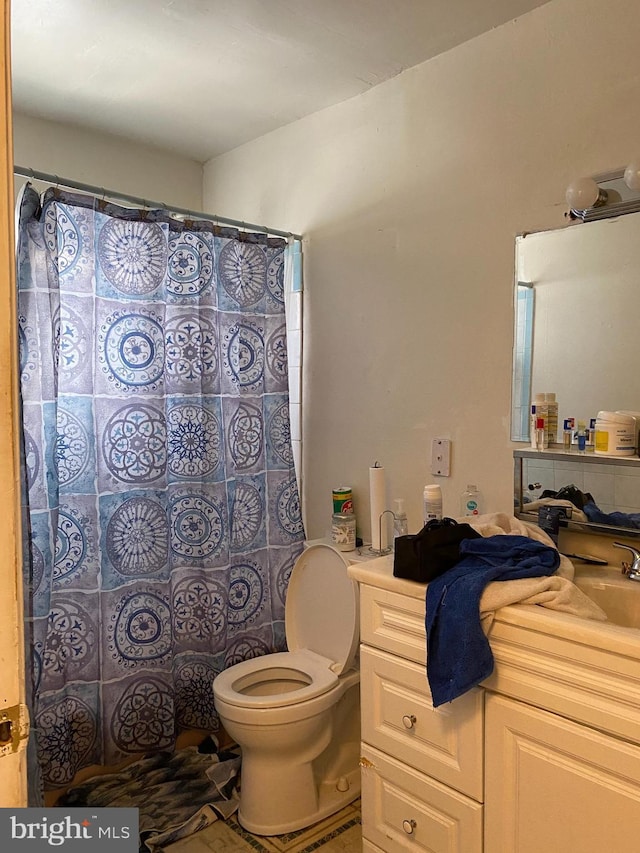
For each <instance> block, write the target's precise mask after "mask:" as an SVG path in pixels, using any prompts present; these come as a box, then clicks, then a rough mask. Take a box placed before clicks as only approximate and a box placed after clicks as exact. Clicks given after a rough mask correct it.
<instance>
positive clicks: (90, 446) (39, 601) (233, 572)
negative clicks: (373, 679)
mask: <svg viewBox="0 0 640 853" xmlns="http://www.w3.org/2000/svg"><path fill="white" fill-rule="evenodd" d="M19 214H20V215H19V228H18V253H17V254H18V287H19V299H18V304H19V342H20V371H21V377H20V380H21V381H20V386H21V402H22V418H23V441H24V467H25V470H26V479H27V483H26V486H25V490H26V499H27V501H28V519H27V520H28V525H29V531H28V540H29V548H28V552H27V560H26V561H25V590H26V594H25V599H26V606H27V610H28V612H27V614H26V615H27V629H28V634H29V642H30V646H31V661H32V667H31V668H30V673H29V675H30V677H31V679H32V687H33V696H32V702H31V704H32V718H33V723H34V729H35V733H36V742H37V752H38V764H39V769H40V772H41V774H42V780H43V787H44V788H45V789H53V788H59V787H62V786H65V785H67V784H68V783H69V782H70V781H71V780H72V778H73V776H74V774H75V773H76V772H77V771H78V770H80V769H81V768H82V767H85V766H87V765H93V764H115V763H117V762H120V761H122V760H123V759H125V758H127V757H130V756H133V755H137V754H140V753H144V752H149V751H155V750H166V749H172V747H173V746H174V743H175V738H176V735H177V733H178V732H179V731H180V730H183V729H204V730H207V731H215V730H216V729H217V728H218V721H217V717H216V714H215V709H214V706H213V694H212V682H213V679H214V677H215V675H216V674H217V673H218V672H220V671H221V670H222V669H224V668H226V667H228V666H230V665H232V664H234V663H237V662H238V661H241V660H244V659H247V658H250V657H255V656H258V655H263V654H265V653H269V652H274V651H281V650H283V649H284V648H285V636H284V600H285V592H286V588H287V583H288V578H289V575H290V572H291V568H292V565H293V562H294V560H295V559H296V557H297V556H298V555H299V553H300V552H301V550H302V540H303V526H302V518H301V513H300V502H299V497H298V489H297V484H296V477H295V471H294V465H293V456H292V446H291V441H290V431H289V399H288V382H287V377H288V374H287V347H286V328H285V315H284V297H285V293H284V270H285V260H286V252H287V246H286V243H285V241H282V240H277V239H273V238H268V237H266V236H265V235H257V234H254V233H242V232H238V231H235V230H233V229H228V228H221V227H218V226H215V225H213V224H212V223H208V222H202V221H195V222H191V221H179V220H177V219H174V218H171V217H170V216H169V215H168V214H167V213H166V212H165V211H148V210H146V211H143V210H131V209H127V208H123V207H120V206H117V205H114V204H111V203H106V202H104V201H103V200H98V199H95V198H92V197H89V196H82V195H78V194H72V193H67V192H62V191H59V190H58V189H49V190H48V191H47V192H46V193H45V195H44V196H43V197H42V199H40V198H39V196H38V194H37V193H36V192H35V191H34V190H33V189H32V188H31V187H27V188H26V190H25V191H24V194H23V196H22V199H21V202H20V212H19Z"/></svg>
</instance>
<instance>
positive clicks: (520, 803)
mask: <svg viewBox="0 0 640 853" xmlns="http://www.w3.org/2000/svg"><path fill="white" fill-rule="evenodd" d="M485 741H486V742H485V851H486V853H506V851H509V853H540V851H545V853H571V851H580V853H603V851H607V852H608V851H612V853H613V851H615V853H638V850H639V849H640V838H639V836H640V747H638V746H636V745H634V744H628V743H625V742H624V741H620V740H617V739H616V738H614V737H611V736H609V735H604V734H602V733H600V732H597V731H595V730H594V729H590V728H588V727H587V726H582V725H579V724H577V723H573V722H571V721H569V720H565V719H564V718H562V717H558V716H556V715H555V714H551V713H549V712H548V711H541V710H539V709H537V708H532V707H530V706H529V705H524V704H523V703H521V702H515V701H513V700H511V699H505V698H503V697H501V696H493V695H492V696H488V697H487V699H486V703H485Z"/></svg>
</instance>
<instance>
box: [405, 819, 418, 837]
mask: <svg viewBox="0 0 640 853" xmlns="http://www.w3.org/2000/svg"><path fill="white" fill-rule="evenodd" d="M402 828H403V829H404V831H405V832H406V833H407V835H413V830H414V829H415V828H416V822H415V820H403V821H402Z"/></svg>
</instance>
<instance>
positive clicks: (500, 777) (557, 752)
mask: <svg viewBox="0 0 640 853" xmlns="http://www.w3.org/2000/svg"><path fill="white" fill-rule="evenodd" d="M349 574H350V575H351V577H353V578H354V579H356V580H357V581H358V582H359V584H360V631H361V636H360V640H361V646H360V655H361V661H360V666H361V707H362V745H361V756H362V757H361V768H362V832H363V849H364V850H365V851H367V853H399V851H406V850H414V851H425V853H426V851H429V853H445V851H446V853H454V851H456V852H457V853H541V851H545V853H574V851H580V853H603V851H607V853H608V851H615V853H636V851H637V850H638V849H640V842H639V840H638V836H639V834H640V630H638V629H630V628H624V627H620V626H618V625H615V624H609V623H602V622H591V621H590V620H585V619H580V618H578V617H576V616H571V615H569V614H565V613H560V612H556V611H552V610H548V609H547V608H544V607H535V606H528V607H526V606H524V607H522V606H520V607H519V606H515V607H513V606H512V607H505V608H502V610H499V611H497V613H496V614H495V617H494V622H493V625H492V628H491V634H490V641H491V648H492V651H493V655H494V661H495V668H494V671H493V673H492V675H491V676H490V677H489V678H487V679H486V680H485V681H484V682H483V684H482V687H481V688H480V687H479V688H475V689H474V690H471V691H469V692H468V693H465V694H464V695H463V696H461V697H459V698H458V699H456V700H455V701H454V702H451V703H449V704H447V705H444V706H441V707H439V708H434V707H433V704H432V702H431V696H430V693H429V685H428V681H427V676H426V671H425V670H426V639H425V625H424V617H425V604H424V599H425V587H424V586H423V585H421V584H414V583H412V582H410V581H403V580H398V579H395V578H394V577H393V560H392V558H391V557H381V558H379V559H377V560H373V561H370V562H368V563H365V564H360V565H359V566H352V567H350V569H349Z"/></svg>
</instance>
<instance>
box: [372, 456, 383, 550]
mask: <svg viewBox="0 0 640 853" xmlns="http://www.w3.org/2000/svg"><path fill="white" fill-rule="evenodd" d="M385 501H386V486H385V479H384V468H383V467H382V466H381V465H378V463H377V462H376V464H375V465H372V466H371V468H369V502H370V505H371V547H372V548H373V550H374V551H384V550H386V547H387V526H386V523H385V522H386V516H385V518H383V519H382V524H380V516H381V515H382V513H383V512H384V511H385ZM381 529H382V536H380V531H381Z"/></svg>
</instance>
